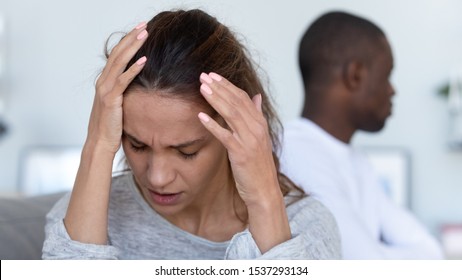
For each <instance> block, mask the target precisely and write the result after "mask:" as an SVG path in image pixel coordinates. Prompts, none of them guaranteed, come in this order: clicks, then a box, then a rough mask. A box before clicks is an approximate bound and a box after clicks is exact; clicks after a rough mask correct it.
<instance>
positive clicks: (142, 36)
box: [136, 29, 148, 40]
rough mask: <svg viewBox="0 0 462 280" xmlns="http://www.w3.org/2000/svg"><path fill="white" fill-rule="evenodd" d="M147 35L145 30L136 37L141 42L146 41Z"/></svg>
mask: <svg viewBox="0 0 462 280" xmlns="http://www.w3.org/2000/svg"><path fill="white" fill-rule="evenodd" d="M146 35H148V32H147V31H146V29H145V30H143V31H141V33H140V34H138V36H137V37H136V39H138V40H141V39H144V38H145V37H146Z"/></svg>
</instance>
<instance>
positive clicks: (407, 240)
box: [281, 12, 442, 259]
mask: <svg viewBox="0 0 462 280" xmlns="http://www.w3.org/2000/svg"><path fill="white" fill-rule="evenodd" d="M299 63H300V69H301V74H302V77H303V82H304V86H305V104H304V108H303V113H302V118H300V119H297V120H294V121H292V122H290V123H288V124H287V125H286V127H285V134H284V138H283V157H282V162H281V164H282V166H283V170H284V171H285V173H286V174H287V175H288V176H289V177H290V178H291V179H293V180H294V182H295V183H297V184H299V185H300V186H301V187H303V188H304V189H305V191H306V192H307V193H309V194H311V195H312V196H313V197H314V198H316V199H318V200H320V201H321V202H322V203H324V204H325V205H326V206H327V207H328V208H329V209H330V210H331V212H332V213H333V214H334V216H335V218H336V220H337V223H338V226H339V229H340V234H341V237H342V250H343V257H344V258H345V259H439V258H442V253H441V249H440V247H439V245H438V243H437V242H436V240H435V239H434V238H433V237H432V236H431V235H430V234H428V233H427V231H426V230H425V228H424V227H423V226H422V225H420V224H419V222H418V221H417V220H416V219H415V218H414V217H413V216H412V215H411V213H409V212H408V211H406V210H404V209H402V208H400V207H398V206H397V205H394V204H393V203H392V201H391V200H390V199H389V198H388V197H387V196H386V195H385V193H384V191H383V190H382V189H381V187H380V185H379V181H378V179H377V177H376V176H374V175H373V174H374V172H373V170H372V167H371V166H370V165H369V163H368V162H367V161H366V160H365V158H364V157H363V156H362V155H361V154H360V153H359V152H357V151H356V150H355V149H353V148H352V147H351V146H350V141H351V138H352V136H353V134H354V133H355V132H356V131H358V130H363V131H369V132H376V131H379V130H381V129H382V128H383V127H384V125H385V121H386V119H387V118H388V116H389V115H390V114H391V108H392V103H391V98H392V97H393V95H394V89H393V86H392V85H391V83H390V81H389V76H390V73H391V71H392V68H393V57H392V52H391V48H390V45H389V43H388V41H387V39H386V36H385V34H384V33H383V31H381V30H380V28H379V27H377V26H376V25H375V24H373V23H371V22H369V21H367V20H365V19H363V18H359V17H357V16H354V15H351V14H347V13H343V12H331V13H327V14H325V15H323V16H321V17H320V18H318V19H317V20H316V21H315V22H314V23H313V24H312V25H311V26H310V27H309V28H308V30H307V31H306V33H305V34H304V36H303V38H302V40H301V43H300V48H299Z"/></svg>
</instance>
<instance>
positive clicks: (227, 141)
mask: <svg viewBox="0 0 462 280" xmlns="http://www.w3.org/2000/svg"><path fill="white" fill-rule="evenodd" d="M197 116H198V117H199V120H200V121H201V123H202V124H203V125H204V126H205V128H206V129H207V130H208V131H209V132H210V133H212V134H213V136H215V137H216V138H217V139H218V141H220V142H221V143H222V144H223V146H225V148H226V149H227V150H228V151H232V150H234V149H238V148H239V143H238V142H237V141H238V140H237V139H236V138H235V137H234V135H233V133H232V132H231V131H229V130H228V129H225V128H223V127H222V126H221V125H219V124H218V123H217V122H216V121H215V120H214V119H212V118H211V117H210V116H209V115H207V114H206V113H203V112H200V113H199V114H198V115H197Z"/></svg>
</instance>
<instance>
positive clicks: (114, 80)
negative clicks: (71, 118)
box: [64, 24, 148, 245]
mask: <svg viewBox="0 0 462 280" xmlns="http://www.w3.org/2000/svg"><path fill="white" fill-rule="evenodd" d="M147 36H148V33H147V31H146V24H140V25H138V26H137V27H136V28H135V29H134V30H132V31H131V32H130V33H128V34H127V35H126V36H125V37H124V38H123V39H122V40H121V41H120V42H119V43H118V44H117V45H116V46H115V47H114V49H113V50H112V52H111V54H110V55H109V58H108V61H107V63H106V66H105V67H104V69H103V72H102V73H101V76H100V77H99V79H98V81H97V82H96V94H95V100H94V102H93V108H92V111H91V116H90V124H89V126H88V135H87V141H86V142H85V146H84V148H83V151H82V156H81V160H80V165H79V170H78V172H77V176H76V178H75V183H74V188H73V190H72V195H71V199H70V201H69V206H68V208H67V212H66V216H65V218H64V225H65V228H66V230H67V232H68V234H69V236H70V237H71V239H72V240H76V241H79V242H82V243H89V244H101V245H105V244H107V231H108V209H109V196H110V189H111V180H112V162H113V160H114V156H115V154H116V152H117V150H118V149H119V147H120V143H121V142H122V116H123V111H122V103H123V93H124V91H125V90H126V89H127V86H128V85H129V84H130V82H131V81H132V80H133V79H134V78H135V77H136V75H137V74H138V73H140V71H141V69H143V66H144V64H145V63H146V57H144V56H143V57H141V58H140V59H138V61H137V62H136V63H134V64H133V65H132V66H130V68H129V69H127V70H126V71H125V68H127V64H128V62H129V61H130V59H132V57H133V56H134V55H135V53H136V52H137V51H138V50H139V49H140V47H141V45H142V44H143V43H144V41H145V40H146V38H147Z"/></svg>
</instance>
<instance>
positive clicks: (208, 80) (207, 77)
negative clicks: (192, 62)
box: [200, 73, 213, 84]
mask: <svg viewBox="0 0 462 280" xmlns="http://www.w3.org/2000/svg"><path fill="white" fill-rule="evenodd" d="M200 78H201V79H202V80H204V81H205V82H207V83H209V84H211V83H212V82H213V80H212V78H210V77H209V75H207V74H205V73H202V74H201V77H200Z"/></svg>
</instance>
